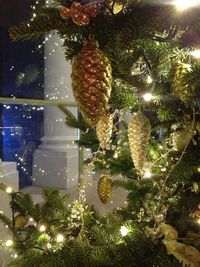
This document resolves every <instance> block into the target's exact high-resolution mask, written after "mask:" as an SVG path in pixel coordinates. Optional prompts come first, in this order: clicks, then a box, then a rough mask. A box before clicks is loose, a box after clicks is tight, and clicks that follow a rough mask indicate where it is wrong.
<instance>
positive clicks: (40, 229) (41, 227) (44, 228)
mask: <svg viewBox="0 0 200 267" xmlns="http://www.w3.org/2000/svg"><path fill="white" fill-rule="evenodd" d="M46 229H47V228H46V226H45V225H44V224H42V225H40V227H39V231H40V232H41V233H42V232H45V231H46Z"/></svg>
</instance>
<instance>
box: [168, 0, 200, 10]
mask: <svg viewBox="0 0 200 267" xmlns="http://www.w3.org/2000/svg"><path fill="white" fill-rule="evenodd" d="M197 2H198V1H197V0H175V1H174V3H173V4H174V5H175V6H176V8H177V9H178V10H180V11H183V10H186V9H188V8H191V7H194V6H196V5H197Z"/></svg>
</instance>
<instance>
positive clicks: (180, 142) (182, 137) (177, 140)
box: [172, 130, 194, 152]
mask: <svg viewBox="0 0 200 267" xmlns="http://www.w3.org/2000/svg"><path fill="white" fill-rule="evenodd" d="M193 135H194V134H193V131H189V130H183V131H178V132H175V133H173V134H172V142H173V147H174V148H175V149H176V150H178V151H179V152H182V151H183V150H184V149H185V147H186V145H187V144H188V143H189V141H190V140H191V139H192V137H193Z"/></svg>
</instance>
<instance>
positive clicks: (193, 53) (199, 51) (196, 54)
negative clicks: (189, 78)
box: [190, 49, 200, 59]
mask: <svg viewBox="0 0 200 267" xmlns="http://www.w3.org/2000/svg"><path fill="white" fill-rule="evenodd" d="M190 55H191V56H192V57H194V58H196V59H200V49H196V50H193V51H191V52H190Z"/></svg>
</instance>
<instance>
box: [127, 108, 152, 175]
mask: <svg viewBox="0 0 200 267" xmlns="http://www.w3.org/2000/svg"><path fill="white" fill-rule="evenodd" d="M150 133H151V126H150V122H149V120H148V118H147V117H146V116H145V115H144V114H143V113H142V112H141V111H139V112H138V113H137V114H136V115H135V116H134V117H133V119H132V121H131V122H130V123H129V125H128V140H129V146H130V150H131V156H132V159H133V163H134V165H135V168H136V169H137V170H139V171H143V168H144V164H145V161H146V154H147V146H148V143H149V138H150Z"/></svg>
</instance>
